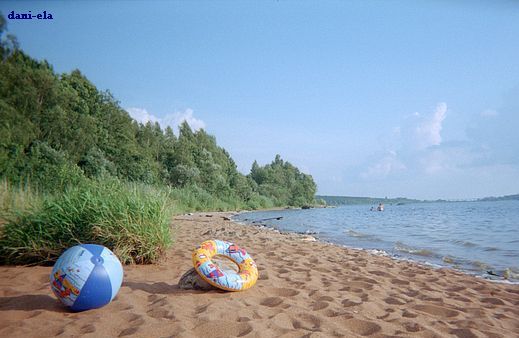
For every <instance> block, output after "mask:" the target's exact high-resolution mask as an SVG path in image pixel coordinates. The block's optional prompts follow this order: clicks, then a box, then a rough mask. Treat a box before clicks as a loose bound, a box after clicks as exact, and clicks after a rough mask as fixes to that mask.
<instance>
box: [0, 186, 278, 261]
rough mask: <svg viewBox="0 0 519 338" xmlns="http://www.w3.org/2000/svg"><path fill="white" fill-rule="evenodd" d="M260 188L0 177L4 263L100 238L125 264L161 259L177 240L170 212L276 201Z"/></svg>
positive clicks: (49, 255)
mask: <svg viewBox="0 0 519 338" xmlns="http://www.w3.org/2000/svg"><path fill="white" fill-rule="evenodd" d="M272 205H273V204H272V201H271V200H270V199H268V198H266V197H264V196H260V195H254V196H253V198H251V199H249V200H248V201H243V200H241V199H239V198H238V197H236V196H232V195H231V196H226V197H217V196H214V195H212V194H210V193H208V192H207V191H205V190H204V189H202V188H199V187H197V186H191V187H185V188H171V187H166V186H152V185H147V184H144V183H128V182H124V181H120V180H118V179H114V178H103V179H97V180H90V179H86V178H85V179H84V180H81V181H80V182H79V183H78V184H76V186H68V187H66V188H64V190H63V191H62V192H59V193H57V192H55V193H54V194H51V193H47V194H42V193H39V192H38V191H36V190H34V189H31V187H30V186H28V185H21V186H13V185H11V184H9V183H8V182H7V181H3V182H1V183H0V264H51V263H52V262H54V261H55V260H56V259H57V257H59V255H60V254H61V253H62V252H63V251H64V250H66V249H67V248H69V247H71V246H73V245H76V244H79V243H97V244H101V245H105V246H106V247H108V248H110V249H111V250H112V251H114V253H115V254H116V255H117V256H118V257H119V259H120V260H121V261H122V262H123V263H154V262H157V261H158V260H159V259H160V258H161V257H162V256H163V255H164V253H165V251H166V249H167V248H168V247H169V246H170V245H171V243H172V235H173V234H172V233H171V228H170V224H169V222H170V219H171V216H172V215H173V214H180V213H185V212H191V211H225V210H243V209H259V208H268V207H272Z"/></svg>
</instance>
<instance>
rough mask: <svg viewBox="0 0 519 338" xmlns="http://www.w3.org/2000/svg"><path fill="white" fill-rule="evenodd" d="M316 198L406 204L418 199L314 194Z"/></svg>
mask: <svg viewBox="0 0 519 338" xmlns="http://www.w3.org/2000/svg"><path fill="white" fill-rule="evenodd" d="M315 198H316V199H317V200H323V201H324V202H326V204H327V205H330V206H336V205H346V204H348V205H357V204H373V205H375V204H379V203H384V204H407V203H418V202H422V201H420V200H414V199H409V198H403V197H399V198H376V197H353V196H322V195H317V196H315Z"/></svg>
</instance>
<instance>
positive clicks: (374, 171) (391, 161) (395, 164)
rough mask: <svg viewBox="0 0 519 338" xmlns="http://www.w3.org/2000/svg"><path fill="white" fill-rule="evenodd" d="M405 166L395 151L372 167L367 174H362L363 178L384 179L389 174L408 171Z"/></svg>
mask: <svg viewBox="0 0 519 338" xmlns="http://www.w3.org/2000/svg"><path fill="white" fill-rule="evenodd" d="M406 169H407V167H406V166H405V164H403V163H402V162H400V160H399V159H398V156H397V153H396V152H395V151H389V152H388V153H387V154H386V156H384V157H383V158H382V159H381V160H380V161H379V162H377V163H376V164H374V165H372V166H370V167H369V168H368V170H367V171H366V172H363V173H362V174H361V177H362V178H365V179H371V178H384V177H386V176H388V175H389V174H392V173H396V172H400V171H403V170H406Z"/></svg>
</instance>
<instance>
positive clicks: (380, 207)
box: [377, 203, 384, 211]
mask: <svg viewBox="0 0 519 338" xmlns="http://www.w3.org/2000/svg"><path fill="white" fill-rule="evenodd" d="M377 211H384V203H379V204H378V207H377Z"/></svg>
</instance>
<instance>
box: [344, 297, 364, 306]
mask: <svg viewBox="0 0 519 338" xmlns="http://www.w3.org/2000/svg"><path fill="white" fill-rule="evenodd" d="M341 304H342V305H343V306H344V307H352V306H357V305H360V304H362V302H359V303H356V302H352V301H351V300H349V299H345V300H343V301H342V302H341Z"/></svg>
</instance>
